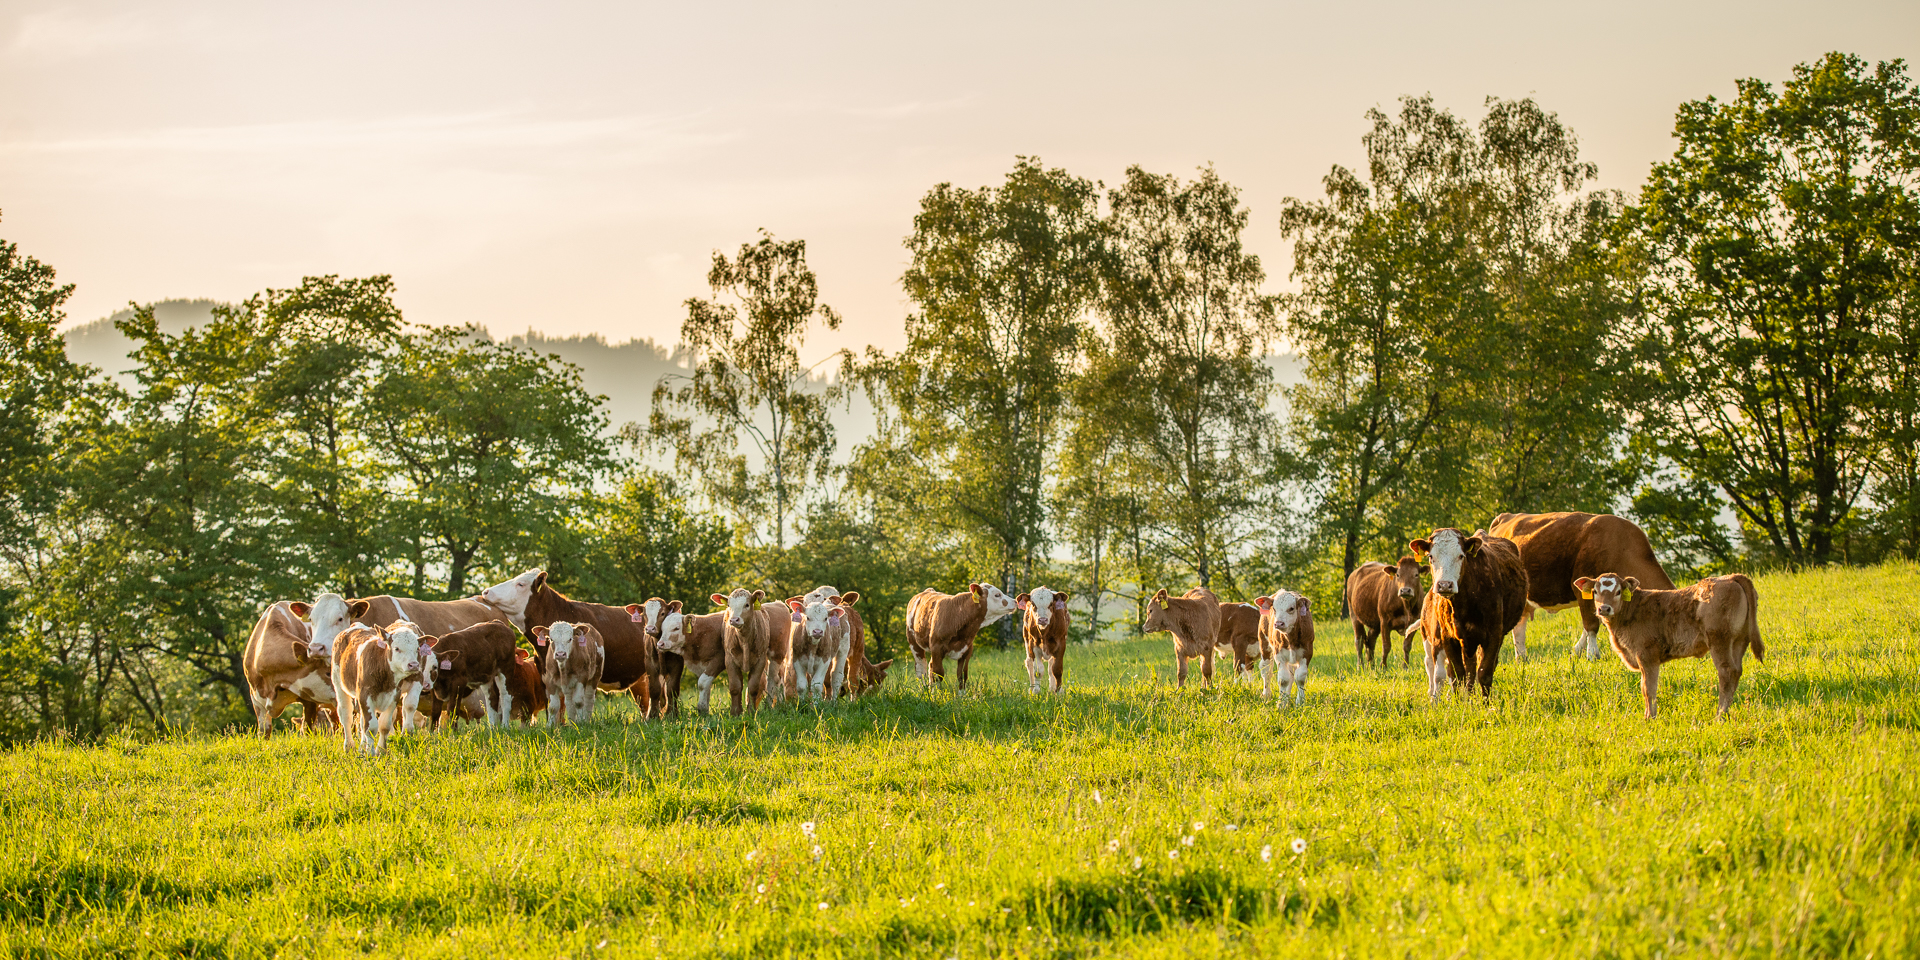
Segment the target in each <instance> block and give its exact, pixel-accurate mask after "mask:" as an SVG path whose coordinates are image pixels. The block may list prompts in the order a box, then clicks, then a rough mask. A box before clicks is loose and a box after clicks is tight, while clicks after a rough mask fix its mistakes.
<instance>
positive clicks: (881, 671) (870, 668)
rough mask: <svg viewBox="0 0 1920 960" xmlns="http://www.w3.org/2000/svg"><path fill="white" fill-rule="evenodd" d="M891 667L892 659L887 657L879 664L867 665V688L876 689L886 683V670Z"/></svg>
mask: <svg viewBox="0 0 1920 960" xmlns="http://www.w3.org/2000/svg"><path fill="white" fill-rule="evenodd" d="M891 666H893V658H892V657H888V658H887V659H885V660H882V661H880V662H879V663H869V664H867V668H866V671H865V674H866V678H867V686H868V687H878V686H880V685H881V684H883V683H886V682H887V668H888V667H891Z"/></svg>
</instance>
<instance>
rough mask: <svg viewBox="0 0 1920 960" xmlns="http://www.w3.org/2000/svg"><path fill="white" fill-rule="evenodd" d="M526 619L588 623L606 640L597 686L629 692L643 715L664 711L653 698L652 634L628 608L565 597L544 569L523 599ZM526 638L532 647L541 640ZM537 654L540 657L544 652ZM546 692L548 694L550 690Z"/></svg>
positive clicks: (537, 646)
mask: <svg viewBox="0 0 1920 960" xmlns="http://www.w3.org/2000/svg"><path fill="white" fill-rule="evenodd" d="M526 619H527V622H528V623H536V624H552V623H555V622H557V621H561V620H565V621H566V622H568V623H590V624H592V625H593V628H594V629H595V630H596V631H598V632H599V634H600V641H601V643H602V644H604V645H605V646H604V650H605V657H606V661H605V664H604V666H603V667H602V668H601V674H600V689H602V690H608V691H619V690H626V691H628V693H629V695H631V696H632V697H633V699H634V702H635V703H637V704H639V706H640V711H641V715H642V716H645V717H658V716H663V715H664V714H665V712H666V707H667V704H666V703H664V702H662V703H660V704H658V705H656V704H655V703H654V698H653V692H654V688H655V686H656V684H657V681H658V679H659V678H658V674H659V669H660V668H659V662H658V661H659V658H658V657H657V656H655V652H656V651H655V648H654V638H652V637H650V636H648V635H647V631H646V629H645V627H644V625H643V624H640V623H635V622H634V619H633V614H632V613H631V612H629V608H628V607H609V606H607V605H606V604H602V603H585V602H582V601H579V600H570V599H568V598H567V597H566V595H565V594H562V593H561V592H560V591H558V590H555V589H554V588H553V584H551V583H548V582H547V574H546V572H545V571H536V573H535V576H534V580H533V587H532V595H531V596H530V597H528V599H527V614H526ZM527 639H528V641H529V642H531V643H532V644H533V646H534V648H535V649H536V650H538V649H542V647H543V644H542V643H541V641H540V640H539V639H538V638H536V637H534V636H533V635H532V634H531V633H529V634H528V636H527ZM542 656H543V658H544V654H543V655H542ZM663 692H664V691H663ZM548 696H549V698H551V696H552V694H551V693H549V694H548Z"/></svg>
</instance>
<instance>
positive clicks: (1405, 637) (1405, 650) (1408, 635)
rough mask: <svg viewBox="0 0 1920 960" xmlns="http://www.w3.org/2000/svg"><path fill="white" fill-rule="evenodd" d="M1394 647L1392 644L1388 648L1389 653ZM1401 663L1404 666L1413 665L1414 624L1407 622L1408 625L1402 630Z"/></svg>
mask: <svg viewBox="0 0 1920 960" xmlns="http://www.w3.org/2000/svg"><path fill="white" fill-rule="evenodd" d="M1392 649H1393V648H1392V646H1391V645H1389V646H1388V648H1387V650H1388V653H1389V654H1390V653H1391V652H1392ZM1400 665H1401V666H1403V667H1411V666H1413V624H1411V623H1409V624H1407V626H1406V627H1405V628H1404V629H1402V630H1401V631H1400Z"/></svg>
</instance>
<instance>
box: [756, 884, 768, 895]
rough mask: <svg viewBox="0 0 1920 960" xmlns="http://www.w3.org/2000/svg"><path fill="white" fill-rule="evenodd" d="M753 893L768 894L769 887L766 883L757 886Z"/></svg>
mask: <svg viewBox="0 0 1920 960" xmlns="http://www.w3.org/2000/svg"><path fill="white" fill-rule="evenodd" d="M753 892H754V893H766V892H767V885H766V884H764V883H763V884H760V885H759V886H756V887H754V888H753Z"/></svg>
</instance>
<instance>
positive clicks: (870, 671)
mask: <svg viewBox="0 0 1920 960" xmlns="http://www.w3.org/2000/svg"><path fill="white" fill-rule="evenodd" d="M835 597H839V598H840V599H839V600H838V601H835V600H834V598H835ZM859 597H860V594H858V593H845V594H843V593H841V592H840V591H839V590H836V589H834V588H833V587H829V586H825V585H821V586H818V587H815V588H813V589H812V590H809V591H807V595H806V596H804V597H795V598H793V599H795V600H801V601H804V602H807V603H812V602H813V601H815V600H826V601H828V602H838V603H839V604H840V605H841V606H843V607H846V608H847V658H846V665H845V666H844V667H842V668H841V671H840V673H841V676H842V683H841V686H840V693H841V695H842V696H846V697H858V696H861V695H863V694H865V693H867V692H868V691H870V690H873V689H876V688H878V687H879V686H880V685H881V684H882V683H885V682H886V680H887V668H888V667H890V666H892V665H893V661H892V660H891V659H888V660H885V661H882V662H880V663H872V662H870V661H868V660H867V624H866V620H865V619H864V618H862V617H861V616H860V611H858V610H855V609H854V608H853V603H854V601H855V600H857V599H859Z"/></svg>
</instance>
